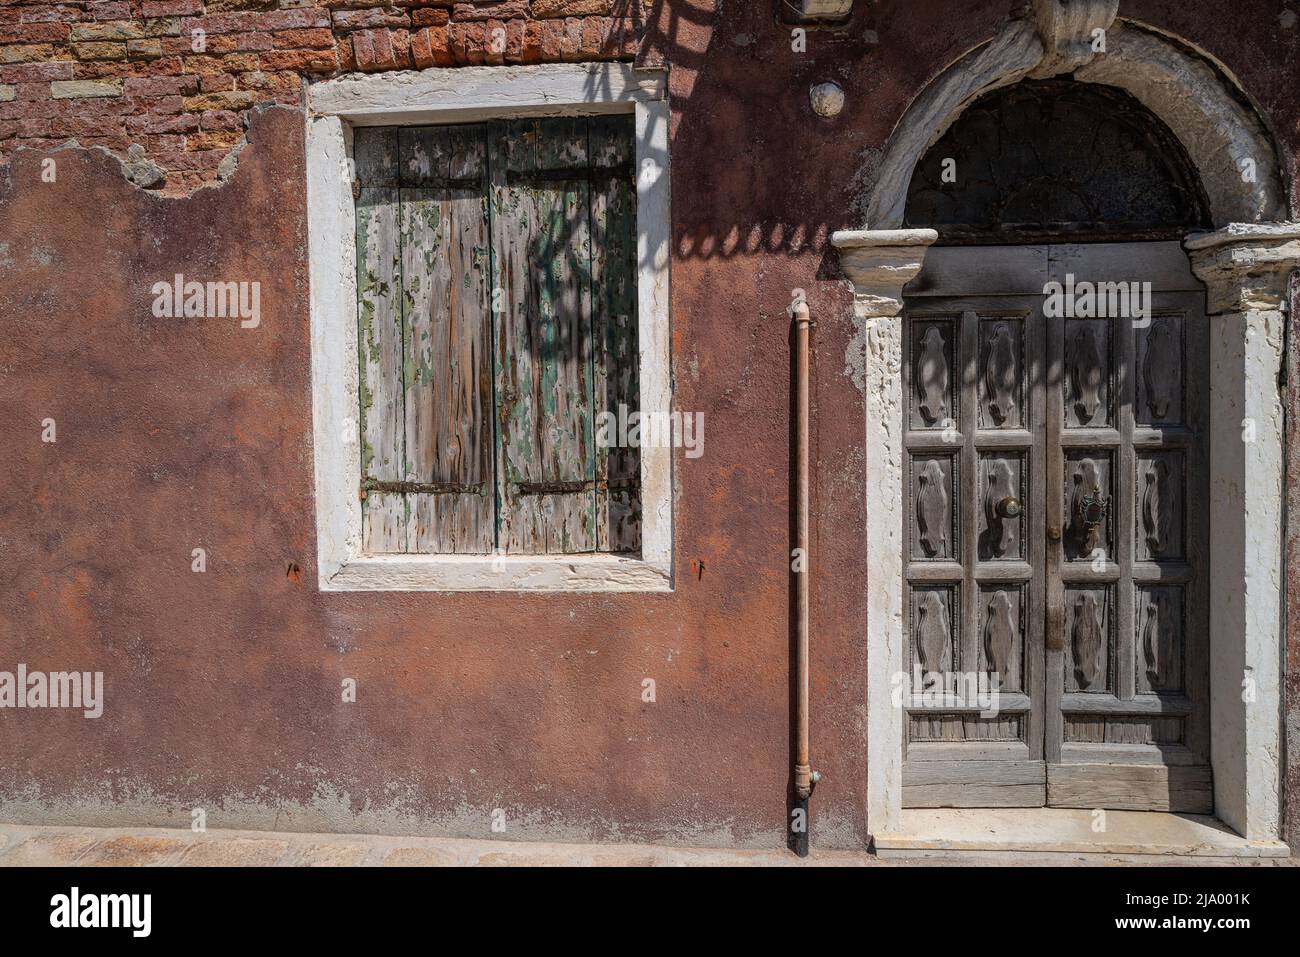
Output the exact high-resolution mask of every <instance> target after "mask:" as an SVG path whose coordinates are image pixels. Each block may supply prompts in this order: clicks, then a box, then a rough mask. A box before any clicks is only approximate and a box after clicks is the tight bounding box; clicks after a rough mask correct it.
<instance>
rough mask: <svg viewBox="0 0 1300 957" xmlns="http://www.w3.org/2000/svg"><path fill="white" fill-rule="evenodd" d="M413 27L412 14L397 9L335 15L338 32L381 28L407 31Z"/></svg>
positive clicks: (384, 8)
mask: <svg viewBox="0 0 1300 957" xmlns="http://www.w3.org/2000/svg"><path fill="white" fill-rule="evenodd" d="M410 25H411V14H410V13H409V12H407V11H406V10H399V9H398V8H397V7H379V8H377V9H374V10H353V11H342V12H338V13H335V14H334V29H335V30H336V31H351V30H377V29H379V28H381V27H396V28H399V29H406V28H407V27H409V26H410Z"/></svg>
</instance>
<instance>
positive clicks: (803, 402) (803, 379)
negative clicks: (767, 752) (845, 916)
mask: <svg viewBox="0 0 1300 957" xmlns="http://www.w3.org/2000/svg"><path fill="white" fill-rule="evenodd" d="M791 312H792V316H793V319H794V340H795V363H794V366H795V378H796V382H795V396H796V399H795V409H796V412H795V495H796V498H797V502H796V519H795V548H796V549H798V552H797V559H796V560H797V562H798V564H797V565H796V566H795V568H796V571H795V604H796V617H795V648H796V650H795V669H796V681H795V688H796V692H795V727H796V729H797V735H798V737H797V741H796V744H795V760H794V791H795V796H796V797H797V798H798V799H799V801H800V803H801V804H802V805H803V806H804V808H805V810H806V808H807V802H808V798H809V797H810V796H811V795H812V786H813V774H812V766H811V764H810V763H809V756H808V750H809V749H808V580H809V578H810V577H811V574H812V564H811V556H810V555H809V552H808V524H809V523H808V513H809V498H810V494H809V482H808V468H809V464H808V463H809V444H810V443H809V427H808V418H809V412H808V406H809V402H808V392H809V390H808V379H809V372H808V367H809V360H808V356H809V340H810V338H811V334H812V332H811V330H812V320H811V318H810V316H809V312H808V304H807V303H806V302H803V301H802V300H801V301H799V302H797V303H795V305H794V308H793V310H792V311H791ZM803 823H804V827H805V828H807V826H808V825H807V819H806V818H805V820H804V822H803ZM806 833H807V832H806V831H805V834H806Z"/></svg>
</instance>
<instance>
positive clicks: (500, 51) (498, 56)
mask: <svg viewBox="0 0 1300 957" xmlns="http://www.w3.org/2000/svg"><path fill="white" fill-rule="evenodd" d="M485 30H486V31H487V37H486V39H487V49H486V51H485V52H484V57H485V62H486V63H487V64H488V65H489V66H500V65H501V64H503V63H505V62H506V42H507V37H506V25H505V24H504V23H502V22H501V21H500V20H489V21H488V22H487V24H486V26H485Z"/></svg>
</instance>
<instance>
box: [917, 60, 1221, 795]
mask: <svg viewBox="0 0 1300 957" xmlns="http://www.w3.org/2000/svg"><path fill="white" fill-rule="evenodd" d="M905 224H906V225H907V226H909V227H913V228H915V227H917V226H922V227H932V228H934V229H935V230H936V231H937V232H938V242H937V243H936V245H935V246H934V247H932V248H931V249H930V252H929V254H928V256H927V257H926V260H925V263H924V265H923V267H922V269H921V271H920V273H919V274H918V275H917V277H916V278H915V279H914V280H913V281H912V282H911V283H910V284H909V285H908V286H907V288H906V289H905V290H904V293H905V305H904V310H903V319H904V331H903V361H902V370H901V371H902V380H903V388H902V399H903V408H902V420H903V421H902V424H903V436H904V439H903V449H904V462H903V475H904V490H903V504H902V507H903V513H904V528H905V531H904V544H903V562H904V567H905V579H906V584H905V599H904V614H905V619H906V621H905V633H906V652H905V655H906V664H907V671H908V673H909V676H910V680H909V682H908V685H909V686H910V694H909V695H905V696H904V698H903V701H902V704H903V710H904V713H905V724H904V728H903V737H904V741H903V753H904V763H903V782H902V783H903V800H902V804H903V807H905V808H906V807H1044V806H1047V807H1080V808H1103V809H1126V810H1144V811H1175V812H1195V813H1201V814H1208V813H1210V812H1211V811H1212V810H1213V804H1214V802H1213V785H1212V780H1213V775H1212V769H1211V766H1210V741H1209V718H1210V714H1209V703H1210V701H1209V683H1208V674H1209V661H1208V645H1209V642H1208V636H1209V610H1208V574H1209V568H1210V561H1209V559H1210V555H1209V548H1208V535H1209V516H1208V514H1207V513H1206V511H1205V510H1204V509H1203V508H1200V507H1198V503H1203V502H1205V501H1207V500H1208V496H1209V482H1208V477H1209V469H1208V455H1209V450H1208V439H1209V393H1208V388H1207V382H1208V365H1207V361H1208V356H1207V354H1206V345H1207V343H1208V336H1207V333H1206V318H1205V296H1204V291H1203V287H1202V285H1201V283H1200V282H1199V281H1198V280H1197V279H1196V278H1195V276H1193V274H1192V272H1191V269H1190V265H1189V263H1188V260H1187V256H1186V254H1185V253H1184V252H1183V250H1182V248H1181V245H1180V242H1179V240H1180V239H1181V238H1182V237H1183V236H1185V235H1187V234H1188V233H1189V232H1191V231H1193V230H1196V229H1204V228H1206V227H1207V226H1208V225H1209V212H1208V204H1207V202H1206V199H1205V196H1204V193H1203V191H1202V190H1201V187H1200V183H1199V181H1198V179H1197V177H1196V175H1195V172H1194V170H1193V169H1192V166H1191V163H1190V161H1189V160H1188V159H1187V156H1186V154H1185V153H1184V151H1183V150H1182V148H1181V146H1180V145H1179V143H1178V141H1177V140H1176V139H1175V138H1174V137H1173V135H1172V134H1171V133H1170V132H1169V131H1168V130H1167V129H1166V128H1165V127H1164V126H1163V125H1162V124H1161V123H1160V121H1159V120H1158V119H1156V117H1154V116H1153V115H1151V113H1150V112H1149V111H1148V110H1147V109H1146V108H1145V107H1143V106H1142V105H1141V104H1140V103H1139V102H1137V101H1136V100H1135V99H1134V98H1133V97H1132V96H1130V95H1129V94H1127V93H1124V92H1123V91H1119V90H1114V89H1109V88H1105V87H1099V86H1096V85H1092V84H1083V83H1077V82H1074V81H1071V80H1068V79H1053V80H1025V81H1022V82H1021V83H1018V84H1015V85H1012V86H1007V87H1002V88H1000V89H997V90H994V91H992V92H989V93H987V94H985V95H984V96H982V97H980V98H979V99H978V100H976V101H975V102H974V103H972V104H971V106H969V107H968V108H967V109H966V110H965V111H964V112H963V114H962V115H961V117H960V118H959V119H958V120H957V121H956V122H955V123H953V124H952V126H950V127H949V128H948V130H947V132H946V133H945V134H944V135H943V136H942V137H941V138H939V140H938V141H936V142H935V144H934V145H933V146H932V147H931V148H930V149H929V150H928V151H927V153H926V154H925V156H924V157H922V159H921V161H920V162H919V163H918V164H917V166H916V170H915V172H914V174H913V176H912V181H911V184H910V186H909V189H908V201H907V207H906V211H905ZM972 691H974V694H972Z"/></svg>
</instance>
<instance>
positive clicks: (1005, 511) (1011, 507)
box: [994, 495, 1025, 518]
mask: <svg viewBox="0 0 1300 957" xmlns="http://www.w3.org/2000/svg"><path fill="white" fill-rule="evenodd" d="M1024 510H1025V509H1024V506H1022V505H1021V504H1020V500H1019V499H1017V498H1012V497H1011V496H1010V495H1008V496H1007V497H1006V498H1004V499H1002V500H1001V501H1000V502H998V504H997V505H996V506H995V507H994V511H995V512H997V513H998V515H999V516H1000V517H1001V518H1016V517H1017V516H1019V515H1020V514H1021V513H1022V512H1024Z"/></svg>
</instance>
